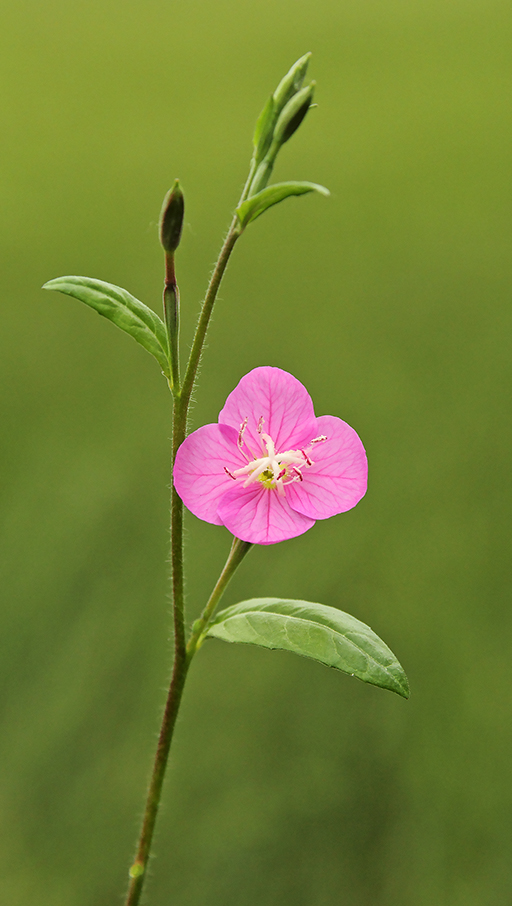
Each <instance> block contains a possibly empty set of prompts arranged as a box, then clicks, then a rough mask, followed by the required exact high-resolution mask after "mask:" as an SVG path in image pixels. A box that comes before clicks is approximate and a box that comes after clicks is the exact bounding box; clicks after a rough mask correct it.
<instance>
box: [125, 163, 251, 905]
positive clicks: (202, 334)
mask: <svg viewBox="0 0 512 906" xmlns="http://www.w3.org/2000/svg"><path fill="white" fill-rule="evenodd" d="M252 173H253V166H252V165H251V170H250V173H249V178H248V180H247V182H246V184H245V187H244V191H243V193H242V197H241V199H240V202H239V204H241V202H242V201H243V200H244V198H245V196H246V194H247V192H248V191H249V186H250V181H251V179H252ZM241 233H242V230H241V227H240V224H239V221H238V218H237V217H236V215H235V217H234V218H233V221H232V223H231V227H230V229H229V232H228V235H227V236H226V239H225V241H224V245H223V246H222V249H221V251H220V254H219V257H218V260H217V264H216V265H215V268H214V271H213V274H212V276H211V279H210V283H209V285H208V289H207V292H206V296H205V298H204V302H203V306H202V309H201V314H200V316H199V321H198V324H197V328H196V333H195V336H194V342H193V344H192V349H191V352H190V357H189V361H188V364H187V370H186V372H185V377H184V380H183V384H182V386H181V387H180V374H179V358H178V355H179V349H178V346H179V339H178V338H179V294H178V287H177V284H176V278H175V274H174V259H173V258H172V259H171V256H166V279H165V287H164V312H165V319H166V324H167V329H168V332H169V342H170V346H171V361H172V387H171V389H172V394H173V435H172V457H171V460H172V466H174V460H175V457H176V453H177V450H178V447H179V446H180V445H181V444H182V443H183V441H184V440H185V435H186V428H187V415H188V407H189V404H190V397H191V394H192V390H193V388H194V382H195V378H196V374H197V368H198V365H199V360H200V358H201V352H202V349H203V346H204V341H205V338H206V332H207V330H208V324H209V321H210V318H211V314H212V310H213V306H214V304H215V299H216V298H217V293H218V290H219V286H220V284H221V281H222V277H223V276H224V271H225V270H226V266H227V263H228V261H229V257H230V255H231V252H232V251H233V248H234V245H235V242H236V240H237V239H238V237H239V236H240V235H241ZM250 547H251V545H250V544H247V542H244V541H240V540H239V539H237V538H235V539H234V541H233V544H232V547H231V551H230V554H229V557H228V559H227V561H226V565H225V567H224V569H223V571H222V573H221V575H220V577H219V580H218V582H217V584H216V586H215V588H214V590H213V592H212V594H211V596H210V599H209V601H208V604H207V605H206V607H205V609H204V611H203V614H202V616H201V617H200V619H199V620H198V621H197V623H196V624H195V625H194V632H193V633H192V636H191V639H190V643H189V646H188V648H187V647H186V644H185V622H184V596H183V504H182V502H181V499H180V498H179V497H178V494H177V493H176V490H175V488H174V485H173V487H172V491H171V569H172V606H173V621H174V662H173V669H172V677H171V684H170V687H169V693H168V696H167V702H166V705H165V710H164V716H163V719H162V725H161V728H160V735H159V737H158V744H157V748H156V754H155V760H154V764H153V772H152V775H151V780H150V783H149V790H148V795H147V800H146V808H145V812H144V818H143V822H142V830H141V833H140V838H139V844H138V847H137V855H136V858H135V861H134V863H133V865H132V866H131V868H130V885H129V888H128V894H127V898H126V901H125V906H137V904H138V903H139V900H140V895H141V893H142V888H143V885H144V880H145V876H146V872H147V864H148V859H149V853H150V849H151V843H152V840H153V833H154V830H155V823H156V818H157V815H158V809H159V805H160V799H161V795H162V786H163V782H164V777H165V769H166V767H167V761H168V758H169V750H170V747H171V742H172V737H173V732H174V727H175V724H176V718H177V716H178V711H179V707H180V703H181V697H182V694H183V688H184V686H185V680H186V677H187V672H188V668H189V666H190V662H191V660H192V658H193V656H194V654H195V652H196V651H197V649H198V647H199V643H200V637H201V635H202V634H203V633H204V631H205V629H206V627H207V625H208V622H209V621H210V619H211V617H212V616H213V612H214V610H215V607H216V606H217V604H218V602H219V600H220V598H221V595H222V594H223V592H224V589H225V588H226V585H227V584H228V582H229V580H230V578H231V576H232V575H233V573H234V571H235V570H236V568H237V567H238V565H239V564H240V563H241V561H242V559H243V557H244V556H245V554H246V553H247V551H248V550H249V548H250ZM196 627H197V628H198V630H199V631H198V632H196Z"/></svg>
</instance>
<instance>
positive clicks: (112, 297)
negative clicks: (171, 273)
mask: <svg viewBox="0 0 512 906" xmlns="http://www.w3.org/2000/svg"><path fill="white" fill-rule="evenodd" d="M43 289H54V290H57V291H58V292H60V293H65V295H67V296H73V298H75V299H79V300H80V302H85V304H86V305H89V306H90V307H91V308H94V309H95V310H96V311H97V312H98V314H100V315H103V317H104V318H108V319H109V321H112V322H113V323H114V324H115V325H116V326H117V327H120V328H121V330H124V331H126V333H129V334H130V336H132V337H133V338H134V340H137V343H140V345H141V346H144V349H147V351H148V352H150V353H151V355H153V356H154V357H155V359H156V360H157V362H158V363H159V365H160V366H161V368H162V370H163V372H164V374H165V375H166V376H167V377H169V376H170V366H169V346H168V342H167V333H166V330H165V326H164V323H163V321H162V320H161V319H160V318H159V317H158V315H157V314H155V312H154V311H152V310H151V308H148V306H147V305H144V303H143V302H139V300H138V299H136V298H135V296H132V295H131V294H130V293H129V292H127V291H126V290H125V289H123V288H122V287H121V286H114V285H113V284H112V283H104V282H103V280H95V279H94V278H93V277H56V279H55V280H49V281H48V283H45V284H44V286H43Z"/></svg>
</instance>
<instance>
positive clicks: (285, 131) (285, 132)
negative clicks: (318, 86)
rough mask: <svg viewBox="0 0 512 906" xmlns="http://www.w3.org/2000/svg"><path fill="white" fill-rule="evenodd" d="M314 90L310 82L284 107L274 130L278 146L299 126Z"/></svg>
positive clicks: (313, 84) (313, 83) (309, 104)
mask: <svg viewBox="0 0 512 906" xmlns="http://www.w3.org/2000/svg"><path fill="white" fill-rule="evenodd" d="M314 92H315V82H311V85H308V86H307V87H306V88H303V89H302V90H301V91H298V92H297V94H295V95H294V96H293V97H292V98H291V99H290V100H289V101H288V103H287V104H286V106H285V107H284V109H283V111H282V113H281V115H280V117H279V119H278V121H277V123H276V128H275V130H274V142H275V144H276V145H277V146H278V147H280V146H281V145H284V143H285V142H287V141H288V139H289V138H291V137H292V135H293V133H294V132H296V130H297V129H298V128H299V126H300V124H301V123H302V120H303V119H304V117H305V116H306V113H307V112H308V110H309V108H310V106H311V101H312V100H313V94H314Z"/></svg>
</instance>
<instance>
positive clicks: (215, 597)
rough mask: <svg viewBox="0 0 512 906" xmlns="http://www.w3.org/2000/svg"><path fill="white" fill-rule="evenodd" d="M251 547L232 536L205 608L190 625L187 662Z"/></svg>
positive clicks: (198, 644)
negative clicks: (220, 570) (229, 548)
mask: <svg viewBox="0 0 512 906" xmlns="http://www.w3.org/2000/svg"><path fill="white" fill-rule="evenodd" d="M251 547H252V544H251V543H250V542H249V541H241V540H240V538H233V544H232V545H231V550H230V552H229V557H228V559H227V560H226V565H225V567H224V569H223V570H222V572H221V574H220V576H219V578H218V580H217V584H216V586H215V588H214V589H213V591H212V593H211V595H210V598H209V600H208V603H207V605H206V607H205V609H204V610H203V612H202V614H201V616H200V617H199V619H198V620H196V622H195V623H194V625H193V627H192V634H191V636H190V639H189V640H188V644H187V659H188V663H190V661H191V660H192V658H193V657H194V654H195V653H196V651H197V650H198V648H200V647H201V644H202V641H203V639H204V636H205V634H206V630H207V629H208V625H209V623H210V621H211V619H212V617H213V615H214V613H215V608H216V607H217V604H218V603H219V601H220V599H221V597H222V595H223V594H224V589H225V588H226V585H227V584H228V582H229V580H230V579H231V576H232V575H233V573H234V572H235V570H236V569H238V567H239V566H240V563H241V562H242V560H243V559H244V557H245V555H246V554H247V553H248V552H249V551H250V549H251Z"/></svg>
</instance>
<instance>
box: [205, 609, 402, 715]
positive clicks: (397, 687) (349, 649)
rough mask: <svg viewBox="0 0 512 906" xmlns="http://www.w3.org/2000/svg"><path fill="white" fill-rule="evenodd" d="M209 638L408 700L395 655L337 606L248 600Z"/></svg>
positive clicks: (222, 616) (219, 621) (220, 619)
mask: <svg viewBox="0 0 512 906" xmlns="http://www.w3.org/2000/svg"><path fill="white" fill-rule="evenodd" d="M207 636H211V637H214V638H217V639H222V640H223V641H225V642H242V643H245V644H249V645H259V646H260V647H262V648H282V649H284V650H286V651H294V652H295V653H296V654H301V655H303V656H304V657H310V658H313V659H314V660H316V661H320V663H322V664H326V665H327V666H328V667H336V669H338V670H342V671H343V673H348V674H350V675H351V676H357V677H358V679H360V680H363V682H365V683H372V684H373V685H374V686H381V687H382V688H383V689H390V690H391V691H392V692H397V693H398V695H401V696H403V698H408V697H409V683H408V681H407V677H406V675H405V673H404V671H403V668H402V667H401V666H400V664H399V662H398V661H397V659H396V657H395V655H394V654H393V652H392V651H390V650H389V648H388V646H387V645H385V644H384V642H383V641H382V639H379V637H378V635H376V634H375V633H374V632H373V630H371V629H370V627H369V626H366V624H365V623H361V622H360V621H359V620H356V618H355V617H352V616H350V614H348V613H343V611H342V610H337V609H336V608H335V607H327V606H326V605H324V604H314V603H311V602H310V601H295V600H289V599H287V598H252V599H251V600H249V601H242V602H241V604H235V605H234V606H233V607H228V608H227V609H226V610H222V611H221V612H220V613H219V614H217V617H216V618H215V620H214V622H213V623H212V624H211V625H210V626H209V628H208V631H207Z"/></svg>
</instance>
